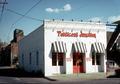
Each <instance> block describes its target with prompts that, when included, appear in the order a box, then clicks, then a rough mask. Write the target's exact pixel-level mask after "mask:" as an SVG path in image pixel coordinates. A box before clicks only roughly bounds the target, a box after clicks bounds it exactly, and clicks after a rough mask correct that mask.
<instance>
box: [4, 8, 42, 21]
mask: <svg viewBox="0 0 120 84" xmlns="http://www.w3.org/2000/svg"><path fill="white" fill-rule="evenodd" d="M6 10H7V11H9V12H11V13H14V14H17V15H19V16H22V17H23V16H24V15H23V14H21V13H18V12H16V11H14V10H11V9H6ZM24 17H25V18H28V19H32V20H36V21H43V20H41V19H38V18H33V17H30V16H24Z"/></svg>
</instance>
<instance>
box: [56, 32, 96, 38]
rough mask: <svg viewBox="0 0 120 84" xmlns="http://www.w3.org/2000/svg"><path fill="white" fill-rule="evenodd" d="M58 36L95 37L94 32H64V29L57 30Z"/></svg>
mask: <svg viewBox="0 0 120 84" xmlns="http://www.w3.org/2000/svg"><path fill="white" fill-rule="evenodd" d="M57 34H58V37H78V36H79V37H94V38H96V34H93V33H80V34H78V32H74V33H73V32H64V31H57Z"/></svg>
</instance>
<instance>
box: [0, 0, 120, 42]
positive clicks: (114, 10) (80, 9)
mask: <svg viewBox="0 0 120 84" xmlns="http://www.w3.org/2000/svg"><path fill="white" fill-rule="evenodd" d="M1 1H4V0H0V2H1ZM6 1H7V2H8V4H6V5H5V8H4V11H3V15H2V20H1V21H0V39H1V40H2V41H7V42H8V41H10V40H12V37H13V31H14V29H16V28H17V29H22V30H23V31H24V33H25V35H27V34H29V33H30V32H32V31H33V30H35V29H36V28H38V27H39V26H40V25H41V24H42V21H37V20H33V19H28V18H26V17H23V18H22V19H20V20H19V21H18V22H16V20H18V19H19V18H21V17H22V16H20V15H17V14H15V13H13V12H10V11H9V10H8V9H10V10H13V11H15V12H17V13H20V14H23V15H24V14H25V13H26V12H27V11H28V10H29V9H30V8H31V7H32V6H33V5H35V4H36V3H37V2H39V1H40V3H39V4H37V5H36V6H35V7H34V8H32V10H31V11H29V13H27V15H26V16H30V17H32V18H36V19H40V20H44V19H65V20H71V19H74V20H83V21H90V20H93V21H101V22H107V21H109V22H114V21H117V20H119V19H120V5H119V3H120V1H119V0H6ZM1 7H2V5H1V4H0V8H1ZM0 14H1V9H0Z"/></svg>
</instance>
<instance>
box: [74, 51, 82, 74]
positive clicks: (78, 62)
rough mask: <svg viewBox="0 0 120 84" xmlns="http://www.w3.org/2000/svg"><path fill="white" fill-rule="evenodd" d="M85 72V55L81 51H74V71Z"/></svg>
mask: <svg viewBox="0 0 120 84" xmlns="http://www.w3.org/2000/svg"><path fill="white" fill-rule="evenodd" d="M83 72H84V67H83V55H82V54H81V53H73V73H83Z"/></svg>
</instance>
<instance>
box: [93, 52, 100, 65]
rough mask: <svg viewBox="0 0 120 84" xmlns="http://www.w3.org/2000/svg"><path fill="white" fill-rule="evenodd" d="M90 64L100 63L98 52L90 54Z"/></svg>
mask: <svg viewBox="0 0 120 84" xmlns="http://www.w3.org/2000/svg"><path fill="white" fill-rule="evenodd" d="M92 65H101V56H100V53H96V54H93V55H92Z"/></svg>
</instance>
